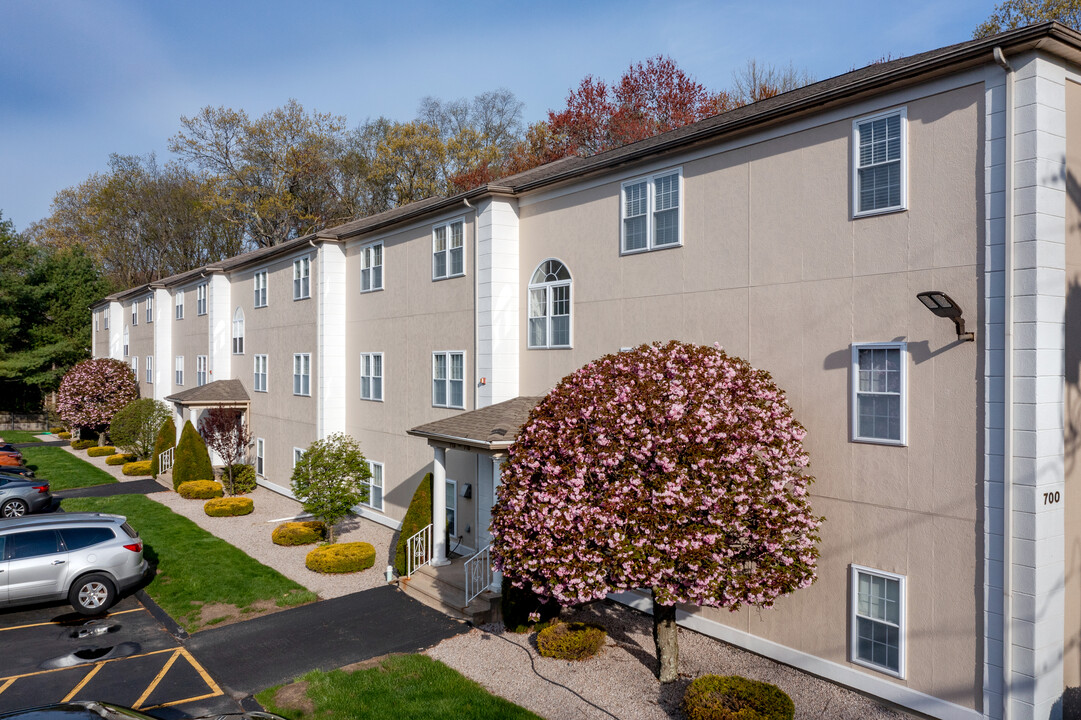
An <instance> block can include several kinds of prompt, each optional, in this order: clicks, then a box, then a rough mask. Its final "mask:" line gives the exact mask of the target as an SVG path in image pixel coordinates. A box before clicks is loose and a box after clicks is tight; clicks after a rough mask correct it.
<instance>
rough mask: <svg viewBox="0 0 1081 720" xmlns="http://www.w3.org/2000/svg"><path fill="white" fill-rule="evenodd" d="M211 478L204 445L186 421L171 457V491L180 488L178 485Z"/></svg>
mask: <svg viewBox="0 0 1081 720" xmlns="http://www.w3.org/2000/svg"><path fill="white" fill-rule="evenodd" d="M212 477H214V468H213V466H211V464H210V453H208V452H207V451H206V443H205V442H203V438H202V436H201V435H199V433H198V431H196V429H195V426H194V425H192V424H191V420H188V421H187V422H186V423H184V430H183V431H181V433H180V442H179V443H177V445H176V452H175V454H174V456H173V490H176V489H177V488H178V487H180V483H186V482H189V481H191V480H206V479H207V478H212Z"/></svg>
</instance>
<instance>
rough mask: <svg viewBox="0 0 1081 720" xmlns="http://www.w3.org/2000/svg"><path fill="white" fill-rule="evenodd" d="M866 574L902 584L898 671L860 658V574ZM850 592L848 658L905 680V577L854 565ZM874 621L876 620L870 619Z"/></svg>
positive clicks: (898, 615) (860, 664)
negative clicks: (857, 620)
mask: <svg viewBox="0 0 1081 720" xmlns="http://www.w3.org/2000/svg"><path fill="white" fill-rule="evenodd" d="M861 572H862V573H865V574H868V575H877V576H878V577H881V578H886V579H887V580H897V581H898V582H899V583H900V587H899V588H898V590H897V601H898V603H899V605H900V607H899V608H898V612H897V620H898V624H897V667H898V670H897V671H894V670H892V669H890V668H888V667H885V666H884V665H875V664H874V663H872V662H869V661H867V660H861V659H860V658H859V635H858V634H857V632H856V618H857V617H859V614H858V610H859V574H860V573H861ZM848 587H849V590H848V602H849V605H850V607H851V611H850V613H849V617H848V658H849V660H850V661H851V662H853V663H855V664H856V665H859V666H861V667H865V668H870V669H872V670H875V671H877V672H880V673H883V674H885V675H889V676H891V677H895V678H900V679H901V680H904V678H905V647H906V646H907V645H908V642H907V637H906V635H905V633H906V632H907V628H906V618H905V616H906V615H907V613H908V601H907V599H906V592H907V590H906V583H905V576H904V575H898V574H897V573H891V572H886V571H885V570H876V569H875V568H870V567H865V566H863V565H856V564H852V565H850V566H849V585H848ZM869 619H871V620H874V618H869ZM874 622H883V621H882V620H874Z"/></svg>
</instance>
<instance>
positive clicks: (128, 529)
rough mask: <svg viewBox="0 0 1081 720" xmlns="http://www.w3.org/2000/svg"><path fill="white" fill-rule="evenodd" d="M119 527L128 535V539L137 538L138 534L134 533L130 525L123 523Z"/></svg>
mask: <svg viewBox="0 0 1081 720" xmlns="http://www.w3.org/2000/svg"><path fill="white" fill-rule="evenodd" d="M120 527H122V528H124V532H126V533H127V534H128V537H130V538H137V537H139V533H137V532H135V529H134V528H132V526H131V525H128V524H127V523H124V524H123V525H121V526H120Z"/></svg>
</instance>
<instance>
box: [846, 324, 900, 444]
mask: <svg viewBox="0 0 1081 720" xmlns="http://www.w3.org/2000/svg"><path fill="white" fill-rule="evenodd" d="M851 375H852V397H851V406H852V427H851V439H852V441H853V442H866V443H878V444H882V445H905V444H907V443H908V350H907V346H906V345H905V343H857V344H853V345H852V372H851Z"/></svg>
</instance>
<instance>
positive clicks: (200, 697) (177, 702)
mask: <svg viewBox="0 0 1081 720" xmlns="http://www.w3.org/2000/svg"><path fill="white" fill-rule="evenodd" d="M221 694H223V693H222V691H221V690H219V691H218V692H212V693H207V694H206V695H196V696H195V697H190V698H184V699H183V700H172V701H170V702H167V703H162V704H161V705H151V706H150V707H145V708H139V710H140V711H146V710H157V709H158V708H163V707H171V706H173V705H181V704H183V703H186V702H195V701H196V700H206V699H207V698H212V697H217V696H219V695H221Z"/></svg>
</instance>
